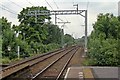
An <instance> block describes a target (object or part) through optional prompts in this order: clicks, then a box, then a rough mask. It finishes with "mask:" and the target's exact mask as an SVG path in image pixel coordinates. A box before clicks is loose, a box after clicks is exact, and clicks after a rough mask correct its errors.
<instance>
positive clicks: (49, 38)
mask: <svg viewBox="0 0 120 80" xmlns="http://www.w3.org/2000/svg"><path fill="white" fill-rule="evenodd" d="M38 9H39V10H48V9H47V8H46V7H26V8H23V10H22V11H21V12H20V13H19V14H18V20H19V22H20V24H19V25H13V24H12V22H9V21H8V20H7V18H5V17H2V18H0V30H1V31H0V55H1V56H0V57H2V58H0V59H2V60H0V61H2V63H9V62H12V61H16V60H19V59H22V58H25V57H30V56H34V55H36V54H41V53H46V52H49V51H51V50H55V49H58V48H60V47H61V46H62V45H61V36H64V38H63V39H64V44H66V45H68V46H69V45H73V44H74V43H78V40H76V39H74V38H73V37H72V36H71V35H69V34H66V35H64V34H63V32H62V30H61V29H60V28H59V27H58V26H57V25H54V24H52V22H51V21H50V20H51V17H50V15H48V16H44V15H42V16H37V21H36V18H35V16H32V17H30V16H26V15H27V12H28V10H38ZM46 20H48V22H46ZM18 46H19V47H20V51H19V52H20V58H19V59H17V53H18V51H17V50H18Z"/></svg>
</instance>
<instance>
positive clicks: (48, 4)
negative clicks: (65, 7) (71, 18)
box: [45, 0, 54, 11]
mask: <svg viewBox="0 0 120 80" xmlns="http://www.w3.org/2000/svg"><path fill="white" fill-rule="evenodd" d="M45 2H46V3H47V4H48V6H49V7H50V8H51V9H52V10H53V8H52V6H51V5H50V4H49V2H48V1H47V0H45ZM53 11H54V10H53Z"/></svg>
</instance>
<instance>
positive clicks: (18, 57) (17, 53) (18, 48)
mask: <svg viewBox="0 0 120 80" xmlns="http://www.w3.org/2000/svg"><path fill="white" fill-rule="evenodd" d="M17 52H18V53H17V54H18V59H20V46H18V51H17Z"/></svg>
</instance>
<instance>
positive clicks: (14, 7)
mask: <svg viewBox="0 0 120 80" xmlns="http://www.w3.org/2000/svg"><path fill="white" fill-rule="evenodd" d="M46 1H47V2H46ZM46 1H45V0H0V17H2V16H4V17H6V18H7V19H8V20H9V22H12V23H13V24H16V25H19V22H18V19H17V14H19V12H20V11H21V10H22V8H25V7H31V6H47V8H48V9H49V10H76V7H75V6H73V5H74V4H78V5H79V10H83V9H88V35H90V33H91V31H92V30H93V28H92V24H93V23H94V22H95V21H96V18H97V15H98V14H99V13H104V14H105V13H113V14H114V15H115V16H117V15H118V1H119V0H46ZM47 3H49V4H50V5H48V4H47ZM87 5H88V8H87ZM4 9H5V10H4ZM51 17H52V20H51V21H53V23H54V16H51ZM57 17H58V18H60V19H62V20H63V21H69V22H71V23H69V24H66V25H65V27H64V31H65V33H68V34H71V35H73V36H74V37H75V38H80V37H82V36H84V29H85V28H84V26H83V25H84V18H83V17H81V16H80V15H64V16H63V15H61V16H57ZM57 21H58V22H60V20H59V19H58V20H57ZM58 25H59V27H61V25H62V24H58Z"/></svg>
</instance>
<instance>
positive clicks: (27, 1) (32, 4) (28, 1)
mask: <svg viewBox="0 0 120 80" xmlns="http://www.w3.org/2000/svg"><path fill="white" fill-rule="evenodd" d="M26 1H27V2H28V3H29V4H30V5H32V6H34V5H33V4H32V3H31V2H30V1H28V0H26Z"/></svg>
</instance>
